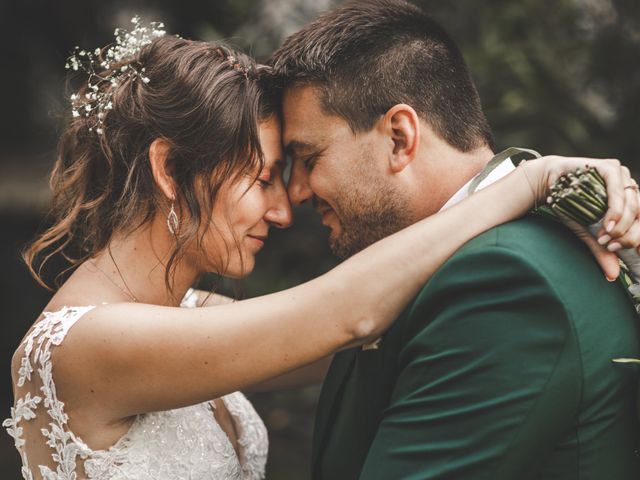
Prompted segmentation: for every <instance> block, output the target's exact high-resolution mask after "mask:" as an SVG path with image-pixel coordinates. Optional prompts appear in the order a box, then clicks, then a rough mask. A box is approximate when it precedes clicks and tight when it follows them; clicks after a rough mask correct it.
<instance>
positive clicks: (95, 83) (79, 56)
mask: <svg viewBox="0 0 640 480" xmlns="http://www.w3.org/2000/svg"><path fill="white" fill-rule="evenodd" d="M131 23H133V25H134V28H133V30H131V31H130V32H129V31H126V30H125V29H122V28H116V29H115V32H114V36H115V41H116V42H115V44H114V45H111V46H109V47H105V48H104V49H100V48H96V49H95V50H94V51H93V52H89V51H86V50H80V48H79V47H76V48H75V51H74V53H73V55H71V56H70V57H69V58H68V59H67V63H66V64H65V68H67V70H73V71H78V70H82V71H84V72H85V73H86V74H87V75H88V78H87V88H86V91H87V93H85V94H84V96H80V95H78V94H75V93H74V94H73V95H71V107H72V112H71V113H72V115H73V117H74V118H77V117H84V118H95V123H94V124H93V126H91V127H89V130H90V131H93V130H95V131H96V132H97V133H98V135H101V134H102V133H103V132H104V129H103V123H104V118H105V112H107V111H108V110H111V109H112V108H113V102H112V98H113V90H114V89H115V88H117V87H118V86H119V85H121V84H122V83H124V82H126V81H132V82H133V81H136V80H137V79H140V80H141V81H142V82H143V83H144V84H147V83H149V82H150V79H149V77H148V76H147V74H146V71H145V69H144V67H141V66H140V64H139V62H136V61H134V60H135V59H136V56H137V55H138V54H139V53H140V50H141V49H142V47H144V46H145V45H149V44H150V43H151V42H153V41H154V40H155V39H156V38H160V37H162V36H164V35H165V34H166V31H165V30H164V24H163V23H159V22H151V23H150V24H149V25H148V26H145V25H143V24H142V22H141V21H140V17H139V16H137V15H136V16H135V17H133V18H132V19H131Z"/></svg>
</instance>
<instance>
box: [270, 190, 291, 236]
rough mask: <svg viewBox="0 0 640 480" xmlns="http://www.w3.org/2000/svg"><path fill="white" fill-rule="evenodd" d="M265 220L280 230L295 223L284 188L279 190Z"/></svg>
mask: <svg viewBox="0 0 640 480" xmlns="http://www.w3.org/2000/svg"><path fill="white" fill-rule="evenodd" d="M264 219H265V220H266V221H267V222H268V223H270V224H272V225H273V226H275V227H278V228H287V227H289V226H291V224H292V223H293V214H292V213H291V203H289V197H288V196H287V191H286V190H285V189H284V187H282V188H278V191H277V192H276V193H275V195H274V196H273V200H272V202H271V205H270V206H269V209H268V210H267V212H266V213H265V216H264Z"/></svg>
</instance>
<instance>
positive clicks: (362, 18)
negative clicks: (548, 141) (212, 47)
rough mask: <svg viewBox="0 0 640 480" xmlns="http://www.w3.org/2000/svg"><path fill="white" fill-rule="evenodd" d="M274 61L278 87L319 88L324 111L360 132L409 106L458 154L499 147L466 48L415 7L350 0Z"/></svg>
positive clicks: (290, 41) (395, 1) (389, 0)
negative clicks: (402, 105) (390, 112)
mask: <svg viewBox="0 0 640 480" xmlns="http://www.w3.org/2000/svg"><path fill="white" fill-rule="evenodd" d="M269 63H270V64H271V65H272V67H273V71H274V75H275V77H274V78H275V81H276V86H279V87H280V88H284V89H286V88H287V87H289V86H292V85H296V84H310V85H314V86H316V87H318V88H320V91H321V92H322V94H321V97H322V98H321V102H322V105H323V108H324V109H325V111H327V112H328V113H332V114H336V115H338V116H340V117H342V118H344V119H345V120H346V121H347V122H348V124H349V125H350V127H351V128H352V130H353V131H354V132H358V131H366V130H369V129H371V128H372V127H373V125H374V123H375V122H376V121H377V120H378V119H379V118H380V116H381V115H384V114H385V113H386V112H387V110H388V109H389V108H391V107H392V106H393V105H396V104H398V103H406V104H408V105H411V106H412V107H413V108H414V109H415V110H416V112H417V113H418V115H419V116H420V117H421V118H423V119H424V120H426V121H427V122H428V123H429V124H430V125H431V127H432V128H433V129H434V130H435V131H436V132H437V133H438V134H439V135H440V136H441V137H442V138H444V140H445V141H447V142H448V143H449V144H450V145H452V146H454V147H455V148H457V149H458V150H461V151H463V152H467V151H470V150H472V149H474V148H476V147H479V146H483V145H489V146H491V145H492V143H493V138H492V134H491V129H490V127H489V124H488V122H487V119H486V117H485V116H484V113H483V112H482V107H481V105H480V97H479V95H478V91H477V90H476V87H475V85H474V83H473V80H472V79H471V74H470V73H469V69H468V68H467V65H466V63H465V61H464V59H463V57H462V54H461V53H460V50H459V49H458V47H457V46H456V44H455V43H454V42H453V40H451V38H450V37H449V35H448V34H447V33H446V32H445V31H444V29H443V28H442V27H441V26H440V25H439V24H438V23H436V22H435V21H434V20H433V19H432V18H431V17H429V16H428V15H427V14H426V13H425V12H423V11H422V10H421V9H420V8H418V7H417V6H415V5H412V4H410V3H408V2H405V1H402V0H364V1H363V0H360V1H352V2H349V3H347V4H345V5H344V6H342V7H340V8H337V9H335V10H332V11H330V12H328V13H326V14H324V15H322V16H321V17H319V18H318V19H317V20H315V21H314V22H312V23H310V24H309V25H307V26H306V27H304V28H303V29H302V30H300V31H298V32H297V33H294V34H293V35H291V36H290V37H288V38H287V39H286V40H285V42H284V44H283V45H282V47H280V49H278V50H277V51H276V52H275V53H274V54H273V56H272V57H271V59H270V62H269Z"/></svg>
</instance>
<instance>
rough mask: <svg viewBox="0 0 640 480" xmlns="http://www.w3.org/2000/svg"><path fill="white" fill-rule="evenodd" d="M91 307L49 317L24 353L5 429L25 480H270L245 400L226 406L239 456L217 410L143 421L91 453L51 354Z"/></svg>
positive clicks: (263, 444)
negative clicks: (72, 418)
mask: <svg viewBox="0 0 640 480" xmlns="http://www.w3.org/2000/svg"><path fill="white" fill-rule="evenodd" d="M92 308H93V307H65V308H63V309H61V310H59V311H57V312H46V313H45V314H44V317H43V318H42V319H41V320H40V321H38V322H37V323H36V324H35V326H34V327H33V328H32V330H31V331H30V332H29V334H28V335H27V336H26V337H25V340H24V341H23V343H22V344H21V346H20V350H19V351H20V352H21V353H22V360H21V366H20V370H19V372H18V378H17V382H16V389H15V396H16V400H15V404H14V407H13V408H12V409H11V417H10V418H8V419H6V420H5V421H4V422H3V426H4V427H6V428H7V431H8V433H9V435H11V436H12V437H13V438H14V440H15V446H16V448H17V449H18V451H19V453H20V456H21V457H22V465H23V466H22V476H23V477H24V478H25V479H27V480H33V479H37V478H43V479H45V480H76V479H79V478H89V479H96V480H97V479H100V480H106V479H109V480H121V479H137V480H147V479H148V480H151V479H153V480H183V479H199V480H209V479H211V480H213V479H234V480H253V479H261V478H264V473H265V464H266V458H267V449H268V440H267V432H266V428H265V426H264V424H263V423H262V420H261V419H260V417H259V416H258V414H257V413H256V411H255V410H254V409H253V407H252V406H251V404H250V403H249V401H248V400H247V399H246V398H245V397H244V395H242V393H239V392H235V393H231V394H229V395H226V396H225V397H223V398H222V400H223V402H224V404H225V406H226V407H227V410H228V411H229V413H230V414H231V416H232V417H233V420H234V423H235V428H236V430H237V432H238V446H239V454H236V450H235V449H234V448H233V446H232V444H231V442H230V441H229V438H228V437H227V435H226V433H225V432H224V430H223V429H222V428H221V427H220V426H219V425H218V423H217V422H216V421H215V418H214V416H213V409H214V408H215V407H214V406H213V404H212V402H205V403H201V404H197V405H192V406H189V407H185V408H179V409H175V410H168V411H162V412H153V413H146V414H142V415H138V416H137V417H136V418H135V420H134V421H133V423H132V425H131V427H130V428H129V430H128V431H127V433H126V434H125V435H124V436H122V437H121V438H120V439H119V440H118V441H117V442H116V443H115V444H114V445H113V446H111V447H110V448H109V449H107V450H92V449H91V448H89V447H88V446H87V445H86V444H85V443H84V442H83V441H82V440H81V439H80V438H79V437H77V436H76V435H74V433H73V432H72V431H71V430H70V429H69V427H68V420H69V417H68V416H67V414H66V413H65V411H64V403H63V402H61V401H60V400H59V399H58V397H57V394H56V386H55V383H54V381H53V374H52V367H53V364H52V363H53V362H52V349H53V348H54V347H56V346H58V345H60V344H61V343H62V341H63V340H64V338H65V336H66V334H67V333H68V332H69V329H70V328H71V327H72V326H73V324H74V323H75V322H77V321H78V320H79V319H80V318H81V317H82V316H83V315H84V314H85V313H86V312H88V311H89V310H91V309H92Z"/></svg>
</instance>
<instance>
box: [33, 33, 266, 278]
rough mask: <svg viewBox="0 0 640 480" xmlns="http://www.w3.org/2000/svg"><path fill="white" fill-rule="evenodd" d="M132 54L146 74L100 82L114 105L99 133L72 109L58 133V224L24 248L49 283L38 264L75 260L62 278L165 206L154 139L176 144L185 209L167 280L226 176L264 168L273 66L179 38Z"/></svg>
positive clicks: (172, 161) (53, 182)
mask: <svg viewBox="0 0 640 480" xmlns="http://www.w3.org/2000/svg"><path fill="white" fill-rule="evenodd" d="M132 62H136V65H139V66H142V67H144V69H145V76H146V77H148V79H149V82H148V83H145V82H142V81H134V80H135V79H131V78H129V79H127V80H125V81H122V82H120V83H119V84H118V85H117V86H115V87H112V86H110V85H106V86H105V87H102V88H113V91H112V92H111V100H112V104H113V106H112V108H111V109H110V110H109V111H108V112H107V113H106V114H105V115H104V117H103V118H102V117H101V118H102V120H101V128H100V130H101V133H98V132H96V129H95V128H92V127H95V119H92V118H90V117H89V118H86V117H83V116H79V117H78V116H75V115H74V117H73V118H72V119H71V120H70V123H69V125H68V126H67V128H66V129H65V131H64V132H63V134H62V137H61V139H60V142H59V147H58V155H57V159H56V162H55V166H54V168H53V171H52V173H51V178H50V187H51V190H52V192H53V205H52V211H51V215H52V217H53V225H52V226H51V227H50V228H48V229H47V230H46V231H45V232H44V233H42V234H40V235H39V236H38V237H37V238H36V239H35V241H34V242H33V243H32V244H31V245H30V246H28V247H27V249H26V250H25V252H24V254H23V256H24V259H25V262H26V264H27V266H28V268H29V270H30V272H31V274H32V275H33V276H34V277H35V278H36V280H38V282H39V283H40V284H41V285H43V286H45V287H47V288H49V287H48V285H47V284H46V282H45V281H44V280H43V278H42V275H41V270H42V267H43V265H44V264H45V263H46V262H47V261H48V260H49V259H50V258H51V257H53V256H56V255H62V256H63V257H64V259H66V260H67V261H68V262H69V267H68V268H67V269H65V270H64V271H63V272H61V273H60V274H59V275H58V277H56V284H58V283H59V280H60V278H61V275H62V274H64V273H65V272H67V271H69V270H71V269H74V268H75V267H77V266H78V265H80V264H81V263H82V262H84V261H85V260H87V259H89V258H91V257H92V256H94V255H96V254H97V253H98V252H100V251H101V250H103V249H104V248H105V247H107V245H108V243H109V241H110V239H111V238H112V237H113V235H114V234H115V233H130V232H132V231H134V230H135V229H137V228H139V227H140V226H142V225H143V224H145V223H146V222H148V221H150V220H151V219H152V218H153V217H154V215H155V214H156V213H157V211H158V209H159V207H160V206H161V205H163V202H164V200H163V199H162V198H161V197H160V193H159V190H158V188H157V187H156V183H155V181H154V178H153V175H152V171H151V166H150V162H149V158H148V152H149V146H150V144H151V143H152V142H153V141H154V140H155V139H157V138H162V139H164V140H166V141H167V142H168V144H169V145H170V151H169V156H168V158H167V168H168V171H169V172H171V175H172V177H173V180H174V182H175V185H176V188H177V199H176V206H177V207H180V209H181V211H180V218H181V223H180V232H179V235H176V242H175V247H174V249H173V252H172V254H171V256H170V258H169V260H168V263H167V269H166V276H165V281H166V283H167V286H168V287H169V288H171V281H170V280H171V272H172V271H173V269H174V268H175V265H176V262H177V261H178V260H179V259H180V258H181V256H182V255H183V254H184V253H185V249H186V248H185V247H186V246H187V245H189V244H192V242H193V241H195V242H196V243H195V244H196V246H197V247H198V248H200V247H201V245H202V237H203V235H204V233H203V228H201V227H203V226H206V225H209V223H210V222H211V221H212V219H211V212H212V210H213V208H212V207H213V203H214V202H215V199H216V194H217V192H218V190H219V189H220V187H221V186H222V184H223V183H225V182H227V181H230V180H233V179H235V178H238V177H239V176H240V175H244V174H247V173H248V172H254V171H256V170H258V171H259V169H261V167H262V164H263V154H262V150H261V148H260V141H259V130H258V128H259V123H260V122H261V121H264V120H267V119H269V118H270V117H271V116H272V115H274V114H275V113H276V108H275V103H274V101H273V99H272V98H271V96H270V95H269V94H268V93H267V89H266V88H265V87H264V82H263V78H264V77H265V74H266V69H267V67H264V66H258V65H257V64H256V63H255V62H254V61H253V60H252V59H251V58H250V57H248V56H247V55H244V54H242V53H239V52H236V51H233V50H232V49H230V48H228V47H226V46H224V45H220V44H213V43H207V42H198V41H191V40H184V39H181V38H177V37H172V36H166V37H161V38H158V39H156V40H154V41H153V42H151V43H150V44H148V45H146V46H144V47H142V48H141V49H140V51H139V53H138V54H137V55H136V56H135V58H134V59H130V60H128V61H127V62H126V63H132ZM121 66H122V65H114V66H112V68H120V67H121ZM86 90H87V87H84V88H82V89H80V90H79V91H78V92H77V94H76V95H77V96H78V97H80V98H82V97H83V96H84V95H85V94H86V93H87V91H86ZM76 98H77V97H76ZM203 180H204V181H203ZM218 273H223V272H218Z"/></svg>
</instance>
